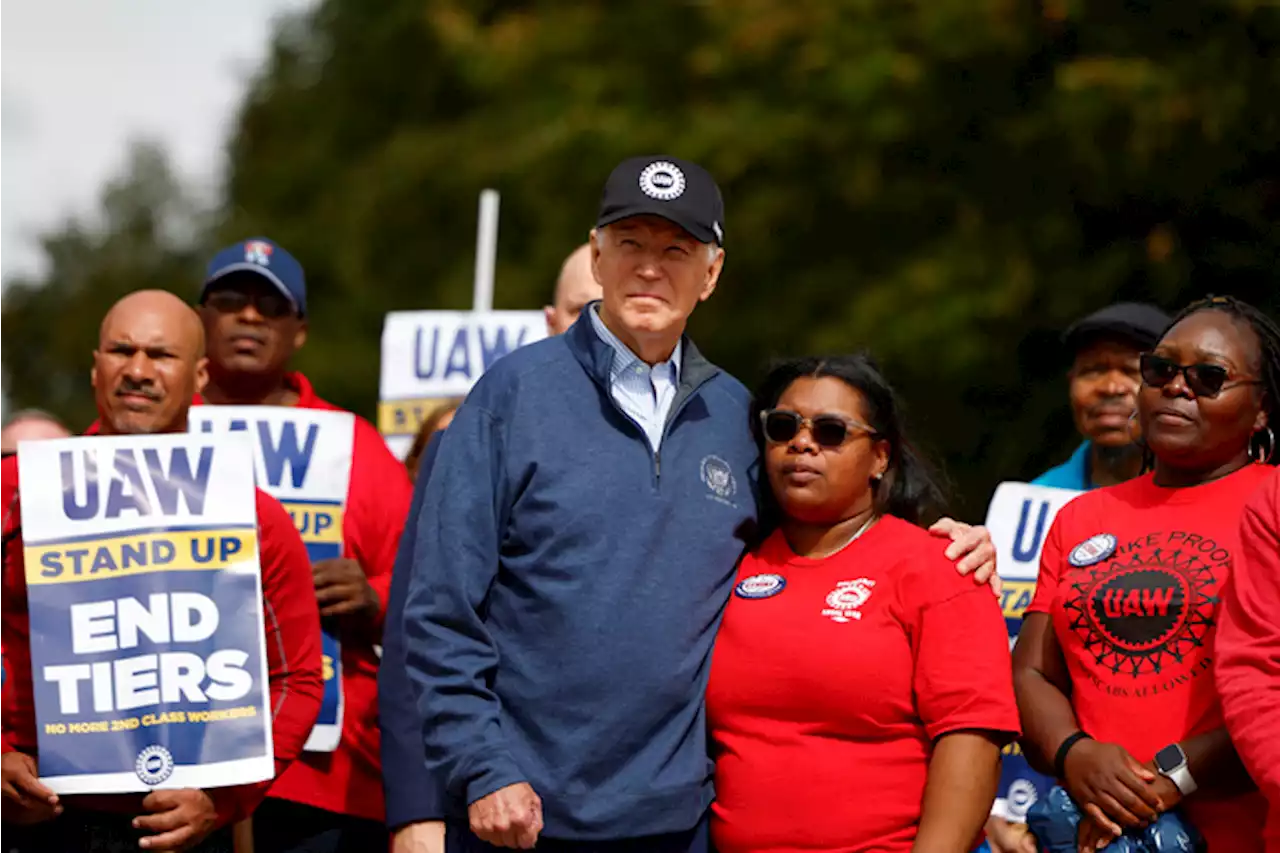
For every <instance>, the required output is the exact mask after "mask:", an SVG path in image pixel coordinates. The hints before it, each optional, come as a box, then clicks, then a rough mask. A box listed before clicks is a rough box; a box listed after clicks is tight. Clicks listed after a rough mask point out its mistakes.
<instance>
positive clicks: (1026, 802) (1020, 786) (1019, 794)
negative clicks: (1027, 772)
mask: <svg viewBox="0 0 1280 853" xmlns="http://www.w3.org/2000/svg"><path fill="white" fill-rule="evenodd" d="M1005 799H1006V803H1007V807H1008V810H1009V814H1010V815H1012V816H1013V818H1014V819H1015V820H1016V821H1017V822H1019V823H1025V822H1026V820H1027V812H1028V811H1029V810H1030V808H1031V807H1032V806H1034V805H1035V804H1036V800H1037V799H1038V795H1037V793H1036V786H1035V783H1033V782H1031V781H1030V780H1028V779H1015V780H1014V781H1013V783H1012V784H1011V785H1009V793H1008V796H1007V797H1006V798H1005Z"/></svg>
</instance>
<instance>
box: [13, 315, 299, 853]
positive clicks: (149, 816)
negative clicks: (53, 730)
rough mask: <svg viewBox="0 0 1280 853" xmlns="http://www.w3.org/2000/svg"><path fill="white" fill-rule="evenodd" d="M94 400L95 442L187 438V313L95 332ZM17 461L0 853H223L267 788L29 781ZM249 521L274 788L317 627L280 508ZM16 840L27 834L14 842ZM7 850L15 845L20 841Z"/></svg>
mask: <svg viewBox="0 0 1280 853" xmlns="http://www.w3.org/2000/svg"><path fill="white" fill-rule="evenodd" d="M93 357H94V366H93V373H92V377H93V387H94V394H95V397H96V400H97V404H98V413H99V416H100V421H99V423H98V425H97V430H96V431H97V432H98V433H99V434H102V435H141V434H156V433H173V432H185V431H186V430H187V412H188V410H189V409H190V406H191V399H192V397H193V396H194V395H195V394H197V393H199V391H200V390H201V388H202V387H203V386H204V383H205V381H206V379H207V373H206V362H205V357H204V334H203V331H202V330H201V328H200V323H199V321H198V319H197V318H196V316H195V314H194V313H193V312H192V311H191V309H190V308H189V307H188V306H187V305H185V304H183V302H182V301H181V300H179V299H178V298H177V297H175V296H173V295H172V294H169V293H164V292H161V291H139V292H137V293H134V294H131V295H129V296H126V297H125V298H124V299H122V300H120V302H118V303H117V304H116V305H115V307H113V308H112V309H111V311H110V312H109V313H108V314H107V316H106V318H105V319H104V320H103V323H102V330H101V336H100V340H99V343H98V349H97V350H95V352H94V354H93ZM18 495H19V492H18V465H17V459H16V458H15V457H10V458H8V459H6V460H5V461H4V467H3V495H2V499H3V504H4V507H5V514H4V542H5V544H4V596H3V620H2V624H3V632H4V633H3V638H4V648H5V670H6V673H5V674H6V679H5V681H6V683H5V689H4V699H3V727H2V731H3V751H4V756H3V805H4V818H5V822H6V824H8V825H7V826H6V829H5V832H6V835H5V841H6V849H17V850H20V851H24V853H25V851H27V850H31V851H41V853H59V851H66V853H73V851H74V853H80V851H84V850H89V849H94V850H104V851H115V850H136V849H138V848H139V847H141V848H142V849H145V850H195V851H201V853H205V851H210V853H212V851H228V853H229V851H230V849H231V846H230V845H231V842H230V836H229V833H228V831H227V830H226V829H225V827H227V825H228V824H230V823H231V822H233V821H235V820H238V819H240V818H243V817H245V816H246V815H248V814H249V813H251V812H252V811H253V809H254V808H255V807H256V806H257V804H258V803H259V802H260V801H261V800H262V798H263V797H264V796H265V794H266V791H267V788H268V787H269V786H270V784H271V782H270V780H268V781H265V782H261V783H258V784H253V785H242V786H238V787H232V788H219V789H211V790H209V791H203V790H196V789H190V788H188V789H181V790H164V791H155V792H153V793H151V794H149V795H147V796H146V797H143V798H141V799H140V798H139V797H138V796H136V795H116V796H109V797H108V796H95V797H69V798H67V800H66V801H65V803H64V801H63V800H62V799H61V798H59V797H58V796H57V795H55V794H53V793H52V792H51V791H49V790H48V789H47V788H45V787H44V786H43V785H42V784H40V781H39V778H38V776H37V768H36V721H35V713H34V708H33V700H32V682H31V678H32V674H31V655H30V648H29V640H30V631H29V622H28V613H27V594H26V579H25V570H24V566H23V556H22V554H23V550H22V539H21V530H22V522H21V507H20V505H19V498H18ZM257 515H258V528H259V541H260V543H261V554H260V561H261V566H262V595H263V601H264V603H265V605H266V606H265V607H264V608H263V610H264V613H265V614H266V623H265V625H264V628H265V632H266V649H267V662H268V670H269V682H270V689H271V702H272V709H273V715H272V739H273V744H274V750H275V762H276V773H277V775H278V774H280V773H281V772H283V770H284V769H285V768H286V767H287V766H288V765H289V764H290V763H291V762H292V761H293V760H294V759H295V758H296V757H297V756H298V755H299V754H300V753H301V751H302V745H303V743H305V741H306V738H307V734H308V732H309V731H310V729H311V726H312V724H313V723H314V721H315V718H316V714H317V713H318V711H319V710H320V695H321V679H320V625H319V620H318V619H317V617H316V612H315V609H314V608H312V607H309V606H307V602H306V595H307V592H308V589H309V583H308V575H309V572H308V565H307V552H306V547H305V546H304V545H303V544H302V539H301V537H299V535H298V533H297V531H296V530H294V528H293V523H292V521H290V519H289V516H288V514H287V513H286V512H285V511H284V508H283V507H281V506H280V504H279V503H277V502H276V501H275V500H273V499H272V498H270V497H268V496H267V495H265V494H263V493H262V492H258V495H257ZM19 826H23V827H25V828H22V829H19V828H18V827H19ZM19 836H20V838H19V840H18V841H17V843H16V845H15V844H14V838H15V837H19Z"/></svg>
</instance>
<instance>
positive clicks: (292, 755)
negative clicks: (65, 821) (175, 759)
mask: <svg viewBox="0 0 1280 853" xmlns="http://www.w3.org/2000/svg"><path fill="white" fill-rule="evenodd" d="M2 470H3V477H0V483H2V485H0V502H3V506H4V512H5V516H4V533H5V538H6V542H5V546H4V578H3V596H0V607H2V608H3V613H2V616H0V627H2V630H3V638H4V639H3V643H4V649H5V656H4V664H5V685H4V699H3V713H2V714H0V719H2V720H3V723H2V725H0V731H3V734H4V738H3V746H4V751H5V752H9V751H11V750H14V751H19V752H24V753H26V754H28V755H35V754H36V743H37V741H36V720H35V707H34V702H33V700H32V695H31V694H32V686H31V677H32V675H31V649H30V645H31V643H30V637H31V627H30V622H29V620H28V615H27V576H26V571H25V569H24V565H23V553H22V548H23V543H22V534H21V531H22V508H21V504H20V503H19V500H18V494H19V492H18V459H17V457H16V456H14V457H10V458H8V459H5V460H4V463H3V468H2ZM257 516H258V547H259V549H260V550H259V560H260V563H261V566H262V600H263V601H264V602H265V603H266V605H267V606H266V607H264V608H263V620H264V621H263V628H264V634H265V637H266V650H267V677H268V682H269V684H270V692H271V707H272V709H273V713H272V717H271V740H272V744H273V746H274V750H275V764H276V773H277V774H279V773H281V772H282V771H284V770H285V768H287V767H288V766H289V765H290V764H292V763H293V762H294V761H295V759H296V758H297V757H298V756H299V755H300V754H302V745H303V744H304V743H306V741H307V735H308V734H310V733H311V726H312V725H313V724H314V723H315V720H316V715H317V714H318V713H320V696H321V693H322V692H323V689H324V688H323V681H322V679H321V674H320V619H319V615H318V613H317V611H316V608H315V607H314V606H311V605H310V604H309V602H308V597H310V596H312V581H311V565H310V561H309V559H308V558H307V547H306V546H305V545H303V544H302V538H301V537H300V536H299V535H298V531H297V530H296V529H294V526H293V520H292V519H291V518H289V514H288V513H287V512H285V510H284V507H282V506H281V505H280V503H279V502H278V501H276V499H275V498H272V497H271V496H270V495H267V494H266V493H265V492H262V491H258V492H257ZM271 784H272V782H271V780H270V779H268V780H266V781H264V782H259V783H257V784H253V785H239V786H236V787H230V788H214V789H211V790H210V791H209V792H208V793H209V795H210V796H211V797H212V798H213V801H214V804H215V805H216V806H217V809H218V822H219V824H220V825H221V824H225V823H230V822H232V821H235V820H239V819H241V818H244V817H246V816H248V815H249V814H250V813H251V812H252V811H253V810H254V809H255V808H256V807H257V805H258V803H259V802H261V800H262V798H263V797H264V796H265V795H266V793H267V789H268V788H269V787H270V786H271ZM70 799H71V800H72V801H74V802H78V803H80V804H81V805H83V806H85V807H86V808H98V809H103V810H110V811H123V812H127V813H131V814H140V813H141V812H142V809H141V805H140V802H141V799H142V798H141V795H129V794H125V795H118V796H85V797H72V798H70Z"/></svg>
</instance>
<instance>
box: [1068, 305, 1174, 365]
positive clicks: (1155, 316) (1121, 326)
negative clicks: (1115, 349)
mask: <svg viewBox="0 0 1280 853" xmlns="http://www.w3.org/2000/svg"><path fill="white" fill-rule="evenodd" d="M1172 323H1173V318H1172V317H1170V316H1169V315H1168V314H1166V313H1165V312H1163V311H1161V310H1160V309H1159V308H1157V307H1156V306H1154V305H1147V304H1145V303H1142V302H1117V303H1116V304H1115V305H1108V306H1107V307H1106V308H1103V309H1102V310H1100V311H1095V312H1094V313H1092V314H1090V315H1089V316H1088V317H1085V318H1084V319H1082V320H1079V321H1077V322H1075V323H1073V324H1072V325H1071V326H1070V328H1068V329H1067V330H1066V331H1065V332H1063V334H1062V343H1063V346H1065V347H1066V348H1067V351H1068V352H1070V353H1072V354H1075V353H1076V352H1078V351H1079V350H1080V348H1081V347H1082V346H1084V345H1085V344H1086V343H1087V342H1089V341H1092V340H1096V339H1098V338H1118V339H1119V340H1122V341H1127V342H1129V343H1132V344H1133V345H1134V346H1135V347H1137V348H1138V349H1140V350H1149V349H1151V348H1152V347H1154V346H1155V345H1156V344H1157V343H1159V342H1160V337H1161V336H1162V335H1164V333H1165V331H1167V330H1168V328H1169V326H1170V325H1171V324H1172Z"/></svg>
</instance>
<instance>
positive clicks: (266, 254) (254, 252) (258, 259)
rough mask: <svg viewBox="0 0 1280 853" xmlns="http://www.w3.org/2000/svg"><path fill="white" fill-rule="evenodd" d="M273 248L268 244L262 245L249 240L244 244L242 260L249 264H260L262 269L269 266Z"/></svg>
mask: <svg viewBox="0 0 1280 853" xmlns="http://www.w3.org/2000/svg"><path fill="white" fill-rule="evenodd" d="M274 250H275V247H274V246H272V245H271V244H270V243H264V242H262V241H261V240H250V241H249V242H248V243H245V244H244V259H245V260H246V261H248V262H249V263H251V264H260V265H262V266H264V267H266V266H270V265H271V253H272V251H274Z"/></svg>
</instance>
